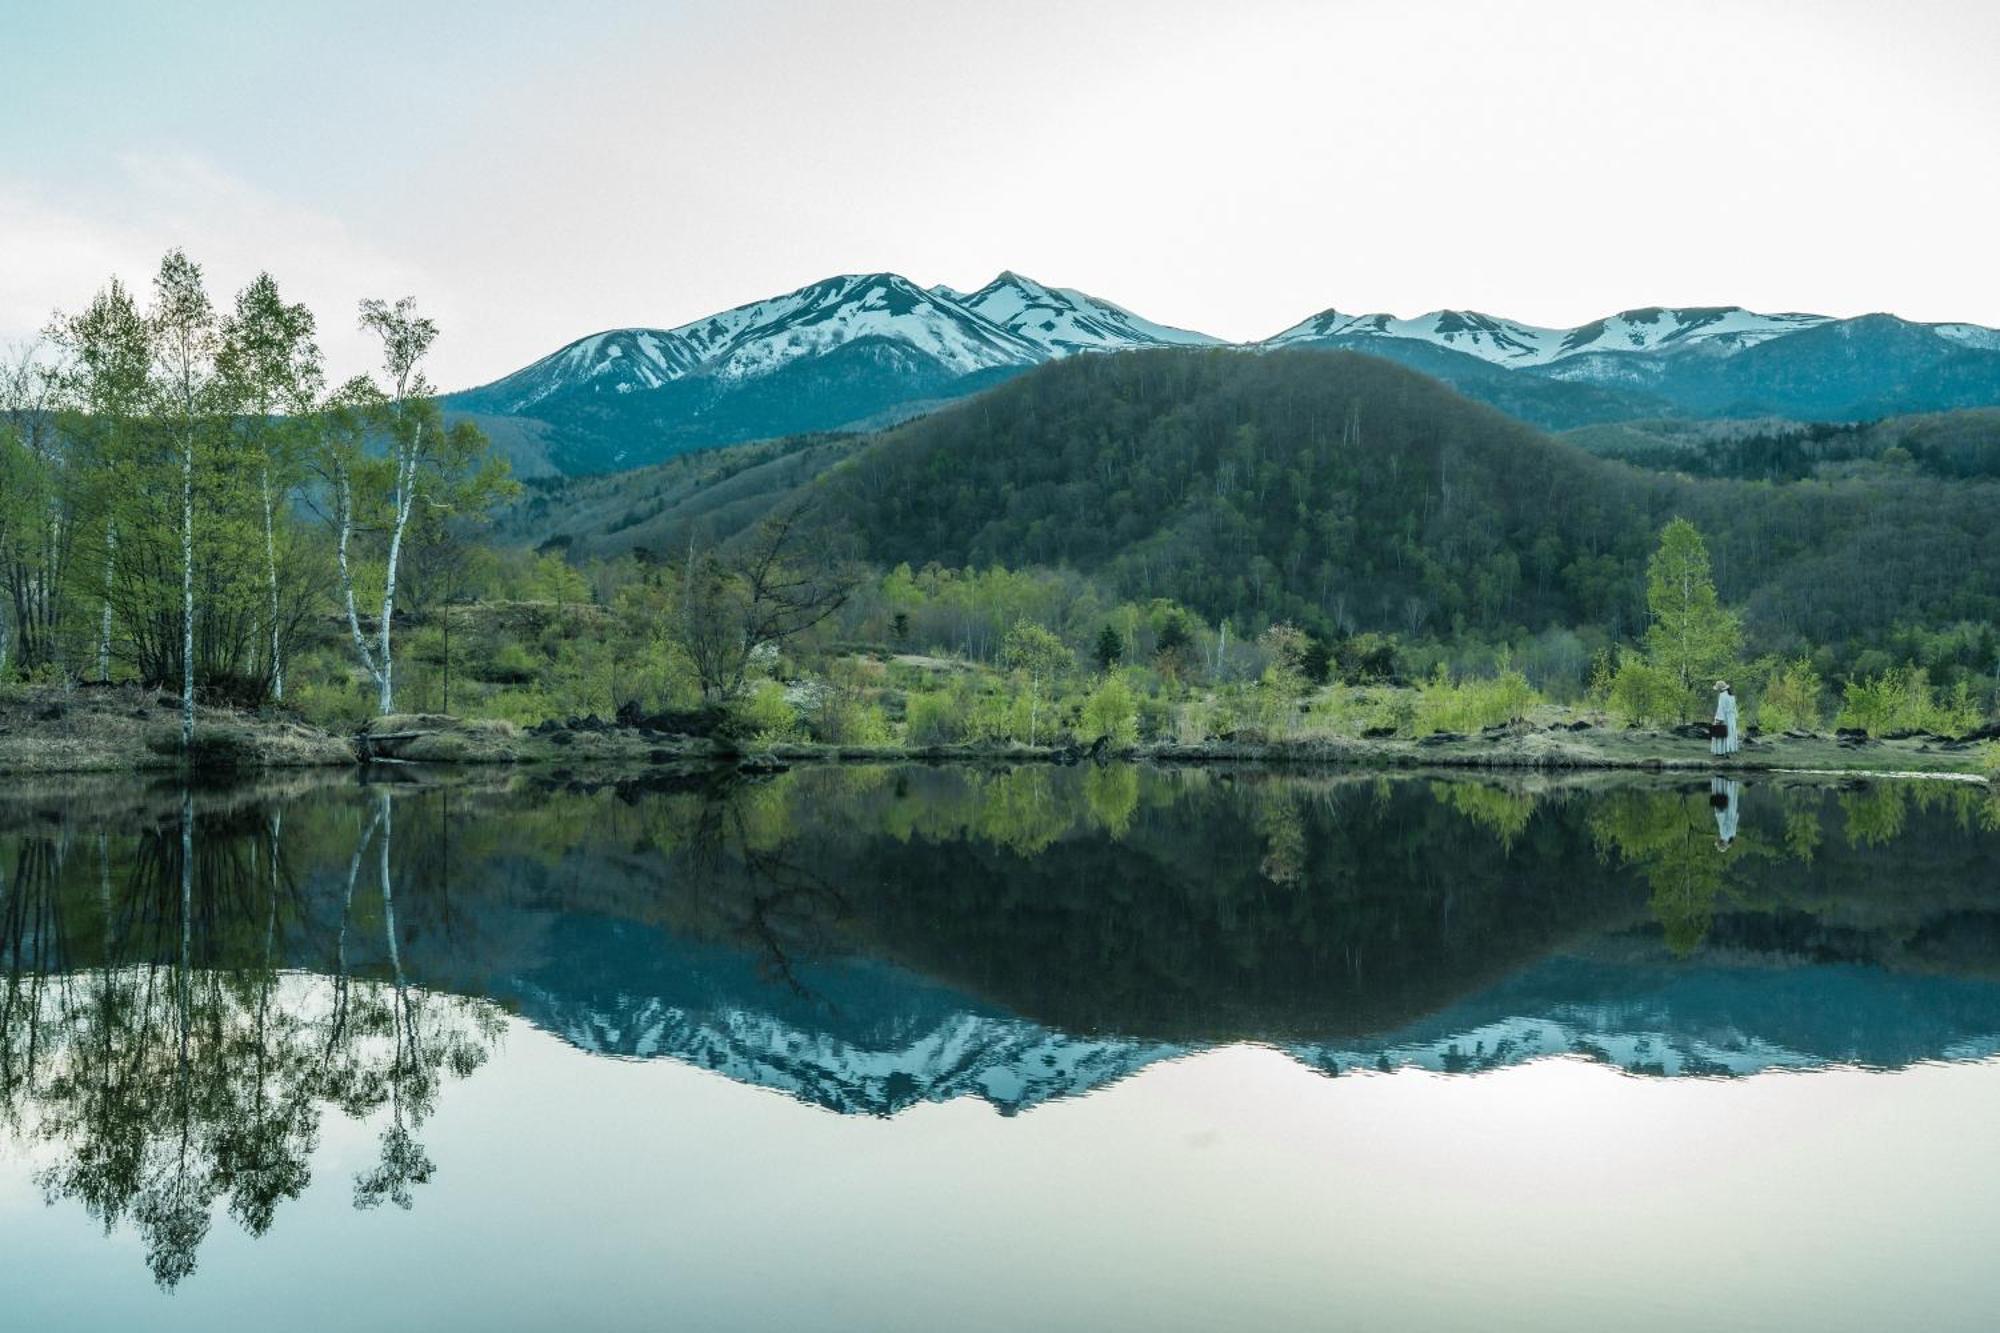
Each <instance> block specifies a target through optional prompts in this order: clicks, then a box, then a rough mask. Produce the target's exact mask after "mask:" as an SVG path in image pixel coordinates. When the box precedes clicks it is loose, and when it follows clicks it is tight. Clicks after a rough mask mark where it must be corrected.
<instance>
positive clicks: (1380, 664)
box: [1334, 633, 1397, 685]
mask: <svg viewBox="0 0 2000 1333" xmlns="http://www.w3.org/2000/svg"><path fill="white" fill-rule="evenodd" d="M1396 648H1397V644H1396V638H1395V636H1394V635H1392V634H1372V633H1370V634H1356V635H1354V636H1353V637H1352V638H1350V639H1348V640H1346V641H1345V642H1344V643H1342V644H1341V645H1340V649H1339V651H1338V652H1336V653H1335V654H1334V661H1335V663H1336V664H1337V665H1338V666H1339V668H1340V676H1341V679H1343V680H1346V681H1350V682H1352V683H1354V684H1357V685H1366V684H1369V683H1371V682H1376V681H1384V680H1389V679H1390V678H1392V677H1393V676H1394V675H1395V674H1396Z"/></svg>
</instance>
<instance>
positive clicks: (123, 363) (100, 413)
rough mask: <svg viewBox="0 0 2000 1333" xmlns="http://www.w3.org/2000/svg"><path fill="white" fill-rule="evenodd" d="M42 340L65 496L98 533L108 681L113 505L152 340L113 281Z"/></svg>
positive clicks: (103, 678) (101, 676)
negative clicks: (68, 480)
mask: <svg viewBox="0 0 2000 1333" xmlns="http://www.w3.org/2000/svg"><path fill="white" fill-rule="evenodd" d="M49 335H50V340H51V341H52V342H53V343H54V344H55V346H56V348H57V349H58V351H60V352H61V353H62V356H63V360H62V364H61V368H60V370H59V371H58V373H57V383H58V385H59V386H60V389H61V392H62V399H63V403H64V407H65V409H66V410H65V411H64V413H63V414H62V428H63V434H64V436H65V437H66V439H67V441H68V448H67V450H66V455H67V463H68V466H69V468H70V470H71V471H72V472H73V473H74V475H75V477H76V480H77V484H76V485H75V487H74V488H73V489H74V492H75V495H76V498H77V502H78V504H79V507H81V508H87V509H88V510H89V511H90V513H91V515H92V518H91V523H92V527H93V532H96V531H101V532H102V533H103V539H104V547H103V552H102V554H103V557H104V565H103V579H102V582H101V584H100V585H99V587H98V589H97V592H98V601H99V606H98V621H97V679H98V680H99V681H100V682H108V681H109V680H110V679H111V630H112V581H113V578H114V576H115V573H116V566H117V562H118V519H119V507H120V506H119V499H120V492H121V490H123V489H125V488H128V487H131V486H133V485H135V484H137V483H138V467H139V463H140V459H141V453H142V449H143V444H142V436H143V433H144V430H145V424H146V423H145V416H146V413H147V411H148V408H149V404H148V402H147V392H148V389H149V387H150V386H149V379H148V377H149V375H150V373H151V371H152V363H153V333H152V329H151V327H150V326H149V325H148V323H147V320H146V317H145V315H143V314H142V313H141V312H140V310H139V307H138V304H137V302H135V301H134V300H133V299H132V295H131V293H130V292H129V291H127V290H126V288H125V285H124V284H123V283H122V282H120V281H118V279H116V278H113V279H112V280H111V281H110V282H109V283H108V284H107V285H106V286H105V288H104V290H102V291H100V292H99V293H98V294H97V296H96V297H95V298H93V299H92V301H91V303H90V304H89V305H88V306H86V307H85V308H84V310H83V312H82V313H81V314H78V315H73V316H62V315H58V316H57V317H56V319H55V321H54V322H53V324H51V326H50V328H49ZM92 540H95V537H94V536H93V538H92Z"/></svg>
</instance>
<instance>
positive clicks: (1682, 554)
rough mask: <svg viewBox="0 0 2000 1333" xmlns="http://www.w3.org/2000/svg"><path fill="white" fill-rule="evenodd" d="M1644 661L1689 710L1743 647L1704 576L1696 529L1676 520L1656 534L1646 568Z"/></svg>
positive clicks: (1738, 628) (1736, 626) (1704, 548)
mask: <svg viewBox="0 0 2000 1333" xmlns="http://www.w3.org/2000/svg"><path fill="white" fill-rule="evenodd" d="M1646 607H1647V610H1648V611H1649V612H1650V613H1651V624H1650V625H1648V626H1647V629H1646V656H1647V658H1648V660H1649V661H1650V663H1651V665H1652V666H1653V667H1654V668H1656V669H1657V670H1660V671H1663V672H1665V673H1666V674H1667V676H1668V678H1669V679H1670V680H1672V681H1673V682H1674V685H1675V686H1676V687H1677V688H1678V689H1679V690H1680V692H1681V694H1682V696H1683V700H1684V702H1683V704H1682V708H1683V710H1686V709H1687V708H1689V707H1690V706H1691V705H1692V702H1693V700H1694V699H1695V698H1696V696H1697V694H1698V692H1699V691H1700V690H1701V689H1702V687H1703V686H1705V685H1706V684H1707V683H1708V682H1709V681H1712V680H1714V679H1716V678H1717V677H1718V676H1722V675H1725V674H1727V672H1728V671H1729V669H1730V666H1731V665H1732V664H1733V663H1734V662H1735V661H1736V658H1737V654H1738V652H1739V650H1740V649H1741V648H1742V644H1743V629H1742V625H1741V623H1740V622H1739V620H1738V619H1737V616H1736V613H1735V612H1733V611H1731V610H1729V609H1728V608H1727V607H1725V606H1723V605H1722V603H1721V601H1720V600H1719V599H1718V598H1717V596H1716V593H1715V579H1714V577H1713V576H1712V575H1711V573H1710V572H1709V564H1708V545H1707V543H1705V542H1704V541H1703V540H1702V536H1701V531H1700V529H1698V528H1696V527H1695V525H1694V524H1692V523H1690V522H1688V521H1687V520H1686V519H1684V518H1677V519H1675V520H1674V521H1673V522H1671V523H1669V524H1667V526H1666V527H1665V528H1664V529H1663V530H1662V531H1661V533H1660V546H1659V549H1658V550H1656V551H1655V552H1654V553H1653V558H1652V560H1651V562H1649V563H1648V564H1647V566H1646Z"/></svg>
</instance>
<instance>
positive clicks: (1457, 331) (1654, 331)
mask: <svg viewBox="0 0 2000 1333" xmlns="http://www.w3.org/2000/svg"><path fill="white" fill-rule="evenodd" d="M1827 322H1828V320H1827V317H1826V316H1825V315H1804V314H1779V315H1760V314H1757V313H1756V312H1754V311H1750V310H1745V309H1743V308H1742V307H1740V306H1687V307H1681V308H1669V307H1665V306H1644V307H1641V308H1639V309H1636V310H1624V311H1620V312H1619V313H1618V314H1615V315H1608V316H1606V317H1605V318H1603V319H1598V320H1592V321H1591V322H1590V323H1588V324H1580V325H1578V326H1577V327H1575V328H1572V329H1545V328H1540V327H1538V326H1536V325H1532V324H1520V323H1516V322H1515V321H1513V320H1508V319H1498V318H1495V317H1494V316H1492V315H1482V314H1480V313H1479V312H1478V311H1474V310H1434V311H1432V312H1431V313H1429V314H1427V315H1419V316H1417V317H1416V318H1414V319H1398V318H1396V317H1395V316H1394V315H1382V314H1375V315H1349V314H1343V313H1342V312H1340V311H1338V310H1326V311H1322V312H1321V313H1319V314H1317V315H1314V316H1313V317H1312V318H1311V319H1307V320H1303V321H1301V322H1300V323H1298V324H1294V325H1293V326H1292V327H1291V328H1289V329H1286V330H1284V331H1283V332H1281V333H1278V334H1275V335H1273V336H1272V337H1270V338H1268V339H1266V340H1265V343H1266V345H1267V346H1274V347H1282V346H1286V345H1288V344H1294V343H1312V342H1324V341H1328V340H1331V339H1335V338H1409V339H1413V340H1415V341H1418V342H1428V343H1435V344H1437V345H1438V346H1440V347H1449V348H1451V349H1452V350H1453V351H1457V352H1464V353H1467V354H1468V355H1471V356H1476V357H1478V358H1479V359H1480V360H1482V361H1488V362H1491V363H1493V364H1495V365H1502V366H1546V365H1551V364H1554V363H1557V362H1560V361H1562V360H1563V359H1565V358H1568V357H1573V356H1578V355H1583V354H1587V353H1625V352H1664V351H1673V350H1678V349H1680V348H1687V347H1696V346H1704V345H1705V346H1707V347H1709V348H1710V349H1711V350H1718V351H1725V352H1730V351H1738V350H1741V349H1742V348H1745V347H1751V346H1755V345H1756V344H1757V343H1760V342H1765V341H1768V340H1769V339H1772V338H1778V337H1782V336H1784V335H1785V334H1787V333H1796V332H1798V331H1799V330H1801V329H1809V328H1812V327H1814V326H1816V325H1820V324H1824V323H1827Z"/></svg>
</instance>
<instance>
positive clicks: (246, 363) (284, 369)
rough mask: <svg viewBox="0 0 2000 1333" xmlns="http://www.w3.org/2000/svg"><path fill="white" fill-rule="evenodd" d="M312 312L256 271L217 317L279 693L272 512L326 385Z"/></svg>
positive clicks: (278, 694)
mask: <svg viewBox="0 0 2000 1333" xmlns="http://www.w3.org/2000/svg"><path fill="white" fill-rule="evenodd" d="M313 332H314V321H313V314H312V311H310V310H308V309H307V308H306V307H305V306H303V305H295V304H291V303H288V302H287V301H286V300H285V299H284V297H283V296H282V295H280V294H279V291H278V284H277V280H276V279H274V278H272V276H271V275H270V274H269V273H260V274H258V275H257V277H256V280H255V281H253V282H252V283H251V284H250V285H249V286H248V287H245V288H244V289H243V290H242V291H241V292H239V293H238V294H237V297H236V310H235V313H234V314H233V315H232V316H231V317H230V318H229V319H228V320H227V321H226V322H225V323H224V325H223V330H222V348H221V352H220V354H219V356H218V358H217V364H218V370H219V371H220V373H221V375H222V377H223V380H224V382H225V383H226V384H227V385H228V388H229V397H230V398H231V400H232V401H233V402H234V403H235V404H236V405H237V406H238V412H237V416H236V423H235V424H236V429H237V430H239V431H240V432H242V433H243V434H244V435H246V436H247V437H248V440H247V443H248V444H249V446H250V453H251V454H252V456H254V457H255V458H256V459H257V460H258V468H259V474H258V490H259V498H260V500H261V502H262V510H263V523H264V580H265V590H266V592H267V594H268V601H269V605H268V608H267V610H268V614H269V620H270V623H269V625H268V626H266V630H267V640H266V651H267V653H268V655H269V660H268V663H267V666H268V669H269V672H270V680H271V693H272V696H273V697H275V698H278V699H283V698H284V697H285V659H284V643H283V631H282V625H283V613H282V610H281V607H280V599H279V593H278V538H277V522H276V510H277V509H278V507H279V505H280V502H281V501H282V500H283V499H284V497H285V496H287V495H289V494H290V492H291V486H292V476H293V469H294V467H295V466H296V463H297V459H298V454H299V450H298V442H299V440H300V436H301V433H302V428H303V422H304V419H305V418H306V417H308V416H309V415H310V414H311V412H312V410H313V406H314V404H315V402H316V401H317V400H318V398H319V395H320V390H321V388H322V386H323V385H324V383H325V373H324V371H323V369H322V366H321V361H320V351H319V345H318V344H317V343H315V342H314V341H313Z"/></svg>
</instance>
